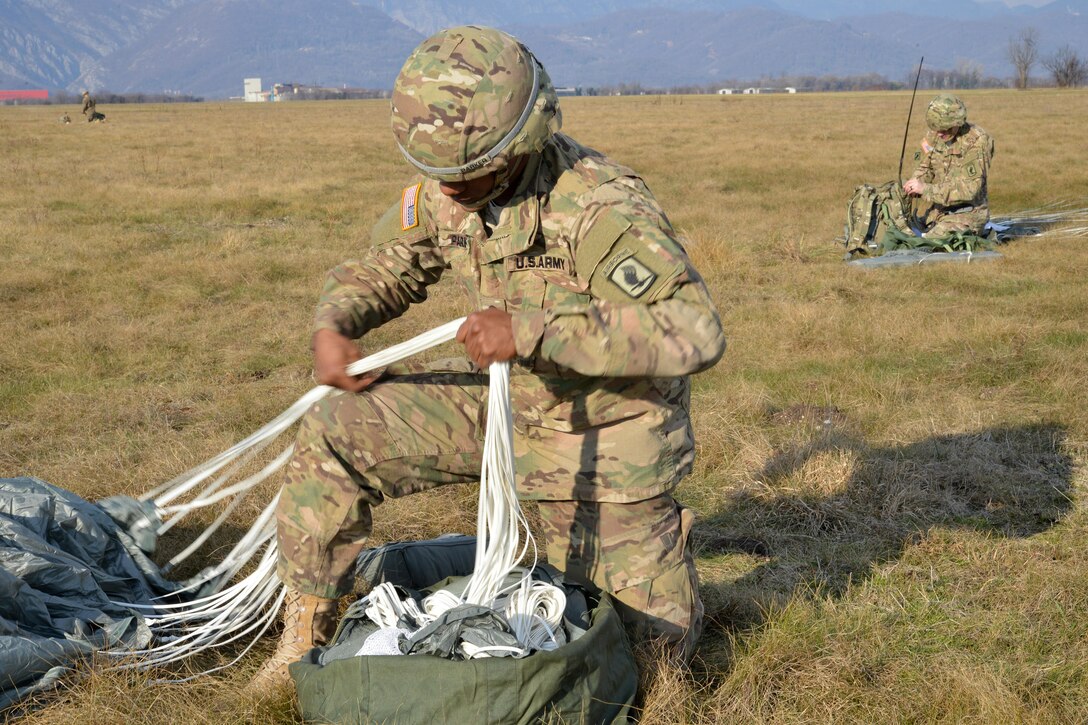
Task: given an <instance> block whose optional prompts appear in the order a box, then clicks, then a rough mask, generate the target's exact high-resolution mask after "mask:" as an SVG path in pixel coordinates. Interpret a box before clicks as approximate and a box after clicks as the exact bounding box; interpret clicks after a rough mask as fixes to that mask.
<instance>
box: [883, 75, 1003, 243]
mask: <svg viewBox="0 0 1088 725" xmlns="http://www.w3.org/2000/svg"><path fill="white" fill-rule="evenodd" d="M926 125H927V126H929V133H927V134H926V136H925V138H923V139H922V149H921V151H920V152H918V153H917V154H915V160H916V161H917V162H918V166H917V168H915V170H914V173H913V174H912V175H911V178H910V179H909V180H908V181H907V182H906V183H905V184H903V191H905V192H906V193H907V194H908V195H910V196H912V197H916V198H918V199H920V200H921V201H922V202H924V203H925V204H924V205H923V210H922V212H921V213H919V214H918V217H919V220H920V222H921V223H922V226H923V228H924V229H925V234H924V235H925V236H926V237H928V238H934V237H943V236H947V235H948V234H950V233H956V232H960V233H968V234H977V235H979V236H982V234H983V229H985V227H986V223H987V222H988V221H990V201H989V198H988V197H987V194H986V175H987V172H988V171H989V170H990V161H991V160H992V159H993V157H994V140H993V137H991V136H990V134H988V133H986V131H984V130H983V129H982V128H980V127H979V126H976V125H974V124H971V123H968V122H967V106H965V105H964V103H963V101H961V100H960V99H959V98H957V97H956V96H953V95H950V94H947V93H942V94H941V95H939V96H937V97H936V98H934V99H933V100H932V101H930V103H929V107H928V108H927V109H926Z"/></svg>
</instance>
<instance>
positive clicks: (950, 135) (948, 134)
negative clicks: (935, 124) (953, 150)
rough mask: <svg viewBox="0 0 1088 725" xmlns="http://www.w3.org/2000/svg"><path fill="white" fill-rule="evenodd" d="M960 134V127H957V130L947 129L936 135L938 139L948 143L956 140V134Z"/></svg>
mask: <svg viewBox="0 0 1088 725" xmlns="http://www.w3.org/2000/svg"><path fill="white" fill-rule="evenodd" d="M959 132H960V127H959V126H957V127H956V128H946V129H945V130H944V131H937V132H936V133H937V138H939V139H940V140H942V141H944V142H945V143H947V142H949V141H951V140H952V139H954V138H956V134H958V133H959Z"/></svg>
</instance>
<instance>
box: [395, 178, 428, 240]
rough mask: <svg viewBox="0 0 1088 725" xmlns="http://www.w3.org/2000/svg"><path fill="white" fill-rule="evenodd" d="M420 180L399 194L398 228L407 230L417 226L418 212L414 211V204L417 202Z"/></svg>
mask: <svg viewBox="0 0 1088 725" xmlns="http://www.w3.org/2000/svg"><path fill="white" fill-rule="evenodd" d="M422 186H423V184H422V182H421V183H419V184H413V185H412V186H409V187H408V188H406V189H405V190H404V192H403V193H402V194H401V195H400V228H401V231H404V232H406V231H408V230H409V229H413V228H415V227H417V226H419V214H418V213H416V204H417V203H419V189H420V187H422Z"/></svg>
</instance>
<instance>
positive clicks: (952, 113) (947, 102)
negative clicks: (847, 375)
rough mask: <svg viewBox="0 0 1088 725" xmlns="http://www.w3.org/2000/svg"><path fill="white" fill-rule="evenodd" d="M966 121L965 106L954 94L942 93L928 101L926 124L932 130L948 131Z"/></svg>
mask: <svg viewBox="0 0 1088 725" xmlns="http://www.w3.org/2000/svg"><path fill="white" fill-rule="evenodd" d="M965 123H967V106H965V105H963V101H961V100H960V99H959V98H957V97H956V96H953V95H952V94H950V93H942V94H941V95H939V96H937V97H936V98H934V99H933V100H932V101H930V102H929V108H927V109H926V125H927V126H929V128H930V129H931V130H933V131H948V130H950V129H953V128H959V127H960V126H962V125H963V124H965Z"/></svg>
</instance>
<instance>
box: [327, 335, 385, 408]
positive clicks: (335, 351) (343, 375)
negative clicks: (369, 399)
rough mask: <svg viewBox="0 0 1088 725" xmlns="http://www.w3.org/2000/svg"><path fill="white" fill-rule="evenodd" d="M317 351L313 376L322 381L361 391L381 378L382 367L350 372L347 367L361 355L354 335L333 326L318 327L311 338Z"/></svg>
mask: <svg viewBox="0 0 1088 725" xmlns="http://www.w3.org/2000/svg"><path fill="white" fill-rule="evenodd" d="M311 345H312V347H313V351H314V380H316V381H317V382H319V383H321V384H322V385H331V386H332V387H334V388H340V389H341V390H347V391H348V392H352V393H358V392H359V391H360V390H362V389H363V388H365V387H366V386H368V385H370V384H371V383H373V382H374V381H375V380H377V379H378V377H379V375H380V374H381V373H380V371H372V372H369V373H363V374H362V375H348V373H347V367H348V365H350V364H351V363H353V362H355V361H356V360H358V359H359V358H360V357H362V356H361V355H360V354H359V348H357V347H356V346H355V343H354V342H353V341H352V340H351V338H348V337H345V336H344V335H341V334H340V333H338V332H335V331H334V330H324V329H323V330H318V331H317V332H315V333H314V336H313V340H312V342H311Z"/></svg>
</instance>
